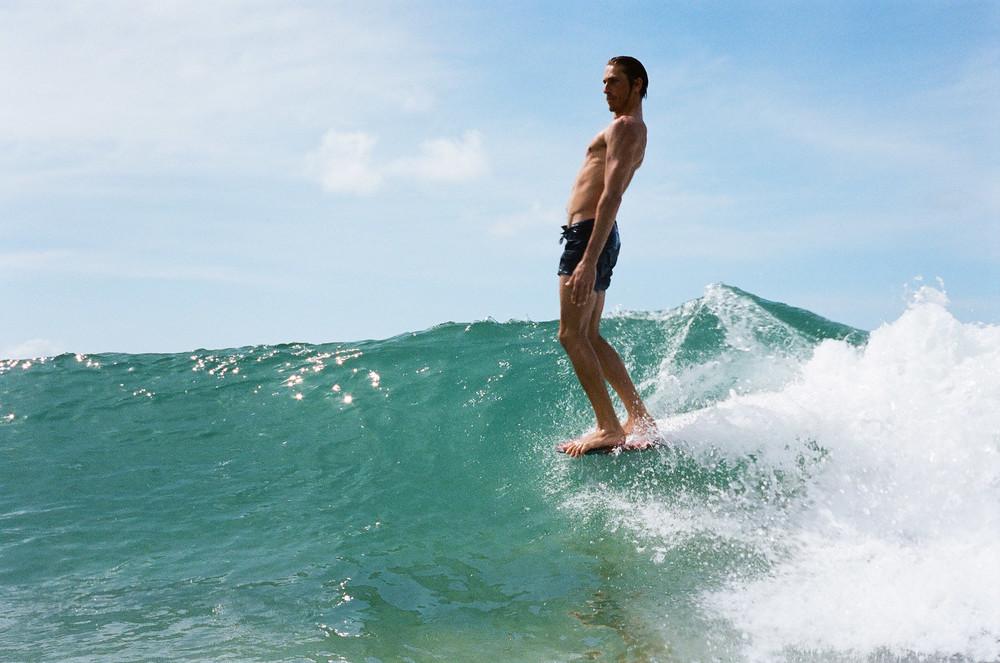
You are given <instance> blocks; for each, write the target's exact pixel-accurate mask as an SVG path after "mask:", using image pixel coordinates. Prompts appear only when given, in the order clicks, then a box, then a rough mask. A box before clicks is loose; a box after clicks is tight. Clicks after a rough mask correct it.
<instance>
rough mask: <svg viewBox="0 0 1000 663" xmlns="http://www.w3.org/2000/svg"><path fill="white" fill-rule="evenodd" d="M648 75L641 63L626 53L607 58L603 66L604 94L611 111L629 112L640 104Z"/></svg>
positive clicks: (644, 92)
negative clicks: (606, 63)
mask: <svg viewBox="0 0 1000 663" xmlns="http://www.w3.org/2000/svg"><path fill="white" fill-rule="evenodd" d="M648 87H649V77H648V76H647V75H646V68H645V67H643V66H642V63H641V62H639V61H638V60H636V59H635V58H633V57H630V56H628V55H619V56H616V57H613V58H611V59H610V60H608V66H607V67H605V68H604V96H605V97H606V98H607V100H608V110H610V111H611V112H612V113H615V114H616V115H617V114H620V113H630V112H633V111H634V109H636V108H638V107H639V106H640V105H641V104H642V100H643V98H644V97H645V96H646V88H648Z"/></svg>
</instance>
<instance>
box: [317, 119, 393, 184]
mask: <svg viewBox="0 0 1000 663" xmlns="http://www.w3.org/2000/svg"><path fill="white" fill-rule="evenodd" d="M374 145H375V137H374V136H370V135H368V134H366V133H363V132H360V131H357V132H344V133H340V132H337V131H327V132H326V133H325V134H324V135H323V141H322V143H321V144H320V146H319V149H318V150H316V151H315V152H313V153H312V154H310V155H309V156H308V157H307V166H306V167H307V169H308V171H309V172H310V173H311V174H312V175H313V176H314V177H316V178H317V179H318V180H319V182H320V184H321V185H322V186H323V188H324V189H325V190H327V191H331V192H334V193H356V194H362V195H364V194H369V193H374V192H375V191H376V190H377V189H378V188H379V185H380V184H381V183H382V175H381V173H379V172H378V171H377V170H375V168H374V166H373V165H372V161H371V152H372V147H374Z"/></svg>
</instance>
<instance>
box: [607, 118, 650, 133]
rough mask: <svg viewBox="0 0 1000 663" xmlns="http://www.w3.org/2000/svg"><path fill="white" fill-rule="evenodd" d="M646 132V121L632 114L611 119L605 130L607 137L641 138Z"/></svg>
mask: <svg viewBox="0 0 1000 663" xmlns="http://www.w3.org/2000/svg"><path fill="white" fill-rule="evenodd" d="M645 133H646V123H645V122H643V121H642V119H640V118H637V117H634V116H632V115H622V116H621V117H616V118H615V119H613V120H611V124H609V125H608V127H607V129H605V130H604V135H605V137H606V138H608V139H611V138H616V139H621V138H626V139H627V138H641V137H642V136H644V135H645Z"/></svg>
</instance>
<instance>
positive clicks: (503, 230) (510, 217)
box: [489, 202, 566, 237]
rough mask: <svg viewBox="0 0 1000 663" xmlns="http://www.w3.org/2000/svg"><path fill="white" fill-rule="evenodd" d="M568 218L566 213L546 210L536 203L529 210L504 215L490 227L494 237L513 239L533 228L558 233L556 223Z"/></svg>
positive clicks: (557, 210)
mask: <svg viewBox="0 0 1000 663" xmlns="http://www.w3.org/2000/svg"><path fill="white" fill-rule="evenodd" d="M565 217H566V211H565V210H560V209H555V208H546V207H544V206H543V205H542V204H541V203H539V202H534V203H532V204H531V206H530V207H529V208H528V209H525V210H522V211H519V212H513V213H511V214H503V215H500V216H499V217H497V218H496V220H494V221H493V223H492V224H490V226H489V232H490V234H491V235H493V236H494V237H513V236H515V235H518V234H520V233H521V232H523V231H525V230H529V229H533V228H540V227H546V228H550V229H552V230H553V231H557V230H558V228H557V227H556V222H558V221H559V220H560V219H563V218H565Z"/></svg>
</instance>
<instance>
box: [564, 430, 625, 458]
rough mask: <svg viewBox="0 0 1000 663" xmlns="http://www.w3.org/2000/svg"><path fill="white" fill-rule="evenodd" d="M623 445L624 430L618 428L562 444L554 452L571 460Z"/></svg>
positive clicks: (596, 432) (600, 431) (595, 432)
mask: <svg viewBox="0 0 1000 663" xmlns="http://www.w3.org/2000/svg"><path fill="white" fill-rule="evenodd" d="M623 444H625V431H624V430H622V429H620V428H619V429H618V430H617V431H603V430H600V429H598V430H595V431H594V432H592V433H587V434H586V435H584V436H583V437H579V438H577V439H575V440H570V441H569V442H563V443H562V444H560V445H559V446H558V447H556V451H562V452H563V453H565V454H569V455H570V456H572V457H573V458H579V457H580V456H582V455H583V454H585V453H587V452H588V451H594V450H595V449H613V448H614V447H617V446H619V445H623Z"/></svg>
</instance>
